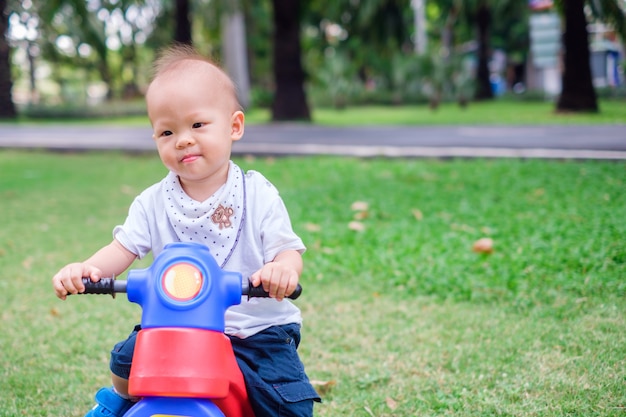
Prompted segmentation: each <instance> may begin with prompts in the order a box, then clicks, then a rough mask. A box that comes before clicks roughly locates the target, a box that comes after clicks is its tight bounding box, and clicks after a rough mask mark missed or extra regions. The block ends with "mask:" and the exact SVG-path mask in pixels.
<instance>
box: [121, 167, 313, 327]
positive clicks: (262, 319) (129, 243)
mask: <svg viewBox="0 0 626 417" xmlns="http://www.w3.org/2000/svg"><path fill="white" fill-rule="evenodd" d="M230 164H231V166H230V170H229V174H228V180H227V183H226V184H225V185H224V186H223V187H222V188H221V189H220V190H218V191H217V192H216V193H215V194H214V196H212V197H211V198H209V199H207V201H206V202H196V201H194V200H192V199H191V198H190V197H189V196H187V195H186V194H184V191H182V187H180V184H179V182H178V178H177V177H176V175H175V174H173V173H171V172H170V173H169V174H168V175H167V176H166V177H165V178H164V179H163V180H161V181H160V182H159V183H157V184H154V185H152V186H151V187H149V188H147V189H146V190H144V191H143V192H142V193H141V194H140V195H139V196H137V197H136V198H135V200H134V201H133V203H132V204H131V206H130V209H129V212H128V217H127V218H126V221H125V222H124V224H123V225H121V226H116V227H115V228H114V230H113V236H114V238H115V239H116V240H118V241H119V242H120V243H121V244H122V245H123V246H124V247H125V248H126V249H128V250H129V251H131V252H132V253H134V254H136V255H137V256H138V257H139V258H143V257H144V256H146V255H147V254H148V253H149V252H150V251H152V253H153V255H154V256H157V255H158V254H159V253H160V252H161V251H162V250H163V247H164V246H165V245H166V244H167V243H171V242H179V241H182V240H187V236H191V235H194V236H197V235H198V233H200V234H201V235H202V233H204V234H207V233H209V232H208V231H207V230H206V227H205V226H207V224H208V223H209V222H207V221H206V220H207V218H206V216H205V217H202V216H201V215H199V216H198V217H197V219H196V217H195V215H194V217H193V219H190V218H189V217H190V216H188V214H189V213H188V211H187V210H188V206H189V205H192V206H193V205H195V206H197V207H198V208H199V209H200V211H202V210H204V211H205V212H206V213H207V216H208V215H210V214H211V213H213V212H214V210H215V206H216V205H217V204H223V205H224V206H228V205H229V204H230V200H231V199H232V200H237V201H235V202H233V205H234V210H235V215H234V216H233V219H235V220H236V219H237V216H241V213H239V212H238V211H241V210H239V209H240V207H239V206H240V205H241V203H242V201H243V206H244V207H245V211H243V213H245V215H244V216H243V221H242V222H236V221H233V224H232V225H231V224H230V223H227V225H228V226H230V227H229V228H226V227H224V229H228V231H229V232H230V233H231V236H229V237H228V239H229V242H233V241H234V240H236V242H237V243H236V244H235V245H234V249H232V251H230V253H228V254H221V253H220V258H222V259H223V260H224V261H225V262H226V263H225V264H224V265H223V269H225V270H228V271H236V272H239V273H241V274H242V276H243V279H247V278H248V277H249V276H250V275H252V274H253V273H254V272H256V271H258V270H259V269H260V268H261V267H262V266H263V265H264V264H265V263H267V262H270V261H272V260H273V259H274V258H275V257H276V255H278V254H279V253H280V252H283V251H285V250H296V251H299V252H300V253H302V252H304V250H305V246H304V244H303V243H302V240H301V239H300V238H299V237H298V236H297V235H296V234H295V233H294V231H293V229H292V227H291V221H290V219H289V214H288V213H287V209H286V208H285V205H284V203H283V201H282V199H281V198H280V196H279V194H278V190H277V189H276V188H275V187H274V186H273V185H272V184H271V183H270V182H269V181H268V180H267V179H266V178H265V177H264V176H263V175H261V174H260V173H258V172H256V171H248V172H247V173H246V174H245V192H244V193H243V197H244V198H243V199H242V198H241V196H240V197H235V194H236V192H235V193H233V192H231V191H230V190H237V187H239V188H238V189H239V190H241V189H242V188H243V187H241V184H242V183H243V182H240V181H242V178H241V176H242V173H243V171H242V170H241V169H240V168H239V167H238V166H237V165H235V164H234V163H233V162H231V163H230ZM172 184H174V185H172ZM229 187H230V188H229ZM225 188H226V189H227V191H225V192H224V189H225ZM173 192H176V193H179V194H180V195H181V197H180V198H181V200H182V199H185V201H184V204H185V205H186V206H185V207H186V208H183V209H182V210H178V211H174V212H173V211H172V209H171V208H170V206H169V203H168V202H167V200H168V198H167V196H168V195H171V194H172V193H173ZM164 196H165V197H164ZM214 197H215V198H214ZM203 205H204V207H203ZM172 207H173V206H172ZM194 210H195V211H198V210H197V209H194ZM194 210H192V211H194ZM168 212H169V214H168ZM181 212H184V213H185V214H181ZM172 213H174V214H172ZM178 216H180V217H187V218H186V219H180V221H182V222H183V223H179V220H177V219H176V217H178ZM196 220H197V221H196ZM172 221H174V224H172ZM185 221H186V222H187V227H185V228H184V229H185V231H184V232H181V230H180V229H181V227H180V224H185V223H184V222H185ZM210 226H211V227H212V229H215V230H216V231H215V232H214V231H213V230H211V233H218V232H219V234H220V235H221V231H220V230H219V229H222V227H223V226H225V225H224V223H222V224H221V225H220V226H222V227H219V228H218V227H217V223H215V224H212V225H210ZM201 228H202V229H201ZM231 229H232V230H231ZM225 231H226V230H225ZM193 239H196V240H197V241H202V242H204V243H205V244H207V246H208V247H209V250H210V251H211V253H213V254H215V253H219V251H220V250H222V251H224V248H223V246H221V245H220V246H221V247H212V246H215V245H214V242H213V241H211V239H204V240H201V239H199V238H197V237H195V238H193ZM193 239H192V238H189V240H193ZM221 243H223V242H221ZM232 246H233V245H231V247H232ZM225 255H226V256H225ZM217 258H218V257H217V256H216V259H217ZM221 263H222V262H221V261H220V260H219V259H218V264H221ZM225 319H226V329H225V332H226V333H227V334H229V335H232V336H237V337H240V338H246V337H248V336H251V335H253V334H256V333H258V332H260V331H262V330H264V329H266V328H268V327H270V326H274V325H282V324H288V323H298V324H300V323H302V316H301V314H300V309H299V308H298V307H296V306H295V305H294V304H292V303H291V302H290V301H289V300H287V299H285V300H283V301H280V302H279V301H276V300H275V299H270V298H254V299H250V300H248V299H247V297H242V300H241V304H239V305H236V306H233V307H231V308H229V309H228V311H227V312H226V316H225Z"/></svg>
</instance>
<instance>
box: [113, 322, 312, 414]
mask: <svg viewBox="0 0 626 417" xmlns="http://www.w3.org/2000/svg"><path fill="white" fill-rule="evenodd" d="M140 329H141V328H140V326H135V329H134V330H133V331H132V332H131V334H130V335H129V336H128V339H126V340H124V341H122V342H119V343H118V344H116V345H115V347H114V348H113V350H112V351H111V363H110V367H111V372H113V373H114V374H115V375H117V376H119V377H121V378H124V379H128V377H129V375H130V367H131V363H132V357H133V352H134V350H135V339H136V337H137V332H138V331H139V330H140ZM230 340H231V343H232V345H233V351H234V352H235V357H236V358H237V363H238V364H239V368H240V369H241V372H242V373H243V377H244V380H245V382H246V389H247V391H248V398H249V400H250V404H251V405H252V409H253V410H254V413H255V415H256V416H257V417H263V416H280V417H287V416H293V417H296V416H298V417H304V416H313V402H314V401H317V402H319V401H320V397H319V395H318V394H317V392H315V389H314V388H313V386H311V383H310V382H309V378H308V377H307V375H306V373H305V372H304V365H303V364H302V361H300V357H299V356H298V352H297V348H298V345H299V344H300V326H299V325H298V324H287V325H284V326H273V327H270V328H268V329H265V330H263V331H262V332H259V333H257V334H255V335H253V336H250V337H248V338H246V339H239V338H237V337H231V338H230Z"/></svg>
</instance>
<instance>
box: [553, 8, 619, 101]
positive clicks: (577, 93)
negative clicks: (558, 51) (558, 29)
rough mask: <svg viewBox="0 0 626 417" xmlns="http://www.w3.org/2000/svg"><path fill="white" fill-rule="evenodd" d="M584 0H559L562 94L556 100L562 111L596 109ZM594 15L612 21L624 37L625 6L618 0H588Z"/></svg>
mask: <svg viewBox="0 0 626 417" xmlns="http://www.w3.org/2000/svg"><path fill="white" fill-rule="evenodd" d="M585 3H586V2H585V0H561V1H559V2H558V5H559V6H560V9H561V11H562V13H563V15H564V18H565V19H564V20H565V32H564V34H563V49H564V60H563V75H562V90H561V95H560V96H559V99H558V101H557V104H556V109H557V111H561V112H570V111H573V112H598V111H599V107H598V99H597V96H596V91H595V89H594V87H593V80H592V76H591V64H590V53H589V33H588V31H587V17H586V16H585ZM588 3H589V6H590V9H591V11H592V13H593V15H594V16H596V17H598V18H600V19H602V20H605V21H607V22H609V23H611V24H612V25H613V26H614V27H615V30H616V31H617V32H618V33H619V34H620V35H621V37H622V39H625V38H626V24H625V17H624V10H622V8H621V7H620V5H619V3H620V0H598V1H589V2H588Z"/></svg>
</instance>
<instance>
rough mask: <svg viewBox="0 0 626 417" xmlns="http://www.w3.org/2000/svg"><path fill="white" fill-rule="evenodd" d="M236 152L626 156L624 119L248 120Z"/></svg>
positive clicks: (35, 137) (43, 133) (92, 142)
mask: <svg viewBox="0 0 626 417" xmlns="http://www.w3.org/2000/svg"><path fill="white" fill-rule="evenodd" d="M151 135H152V132H151V130H150V129H149V128H148V127H120V126H94V125H84V126H83V125H76V124H72V125H70V126H62V125H56V124H55V125H10V124H0V148H40V149H50V150H94V149H112V150H124V151H135V152H146V151H150V152H154V150H155V147H154V143H153V142H152V139H151ZM233 152H234V153H235V154H263V155H311V154H327V155H354V156H362V157H372V156H387V157H441V158H446V157H514V158H515V157H519V158H557V159H558V158H567V159H618V160H619V159H622V160H623V159H626V123H625V124H623V125H610V126H606V125H604V126H520V127H512V126H445V127H444V126H441V127H414V126H372V127H370V126H367V127H366V126H359V127H327V126H316V125H307V124H268V125H248V126H246V133H245V135H244V138H243V139H242V140H241V141H239V142H237V143H236V144H235V146H234V148H233Z"/></svg>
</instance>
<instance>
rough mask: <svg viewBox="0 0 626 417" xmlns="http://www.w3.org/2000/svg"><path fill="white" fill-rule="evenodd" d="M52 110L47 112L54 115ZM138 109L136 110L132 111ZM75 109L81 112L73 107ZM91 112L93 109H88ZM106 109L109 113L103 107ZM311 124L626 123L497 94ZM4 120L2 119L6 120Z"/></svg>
mask: <svg viewBox="0 0 626 417" xmlns="http://www.w3.org/2000/svg"><path fill="white" fill-rule="evenodd" d="M53 110H54V109H52V110H51V112H50V114H54V113H53V112H52V111H53ZM136 111H137V110H136V109H135V110H134V112H135V113H136ZM75 112H79V110H76V111H75ZM93 112H95V110H93V111H92V112H91V113H90V114H92V113H93ZM66 113H67V114H68V117H64V118H57V117H48V118H42V119H40V118H37V119H28V118H22V119H20V120H19V123H59V122H62V123H68V122H69V123H89V124H93V123H103V124H123V125H140V126H147V125H148V124H149V121H148V119H147V117H145V116H118V117H111V116H103V117H100V118H89V117H80V118H79V117H71V114H72V112H71V111H68V112H66ZM104 114H105V115H106V114H109V113H108V112H104ZM312 118H313V123H315V124H320V125H329V126H352V125H389V124H401V125H423V126H426V125H481V124H487V125H554V124H557V125H559V124H561V125H562V124H626V102H625V101H624V100H620V99H611V100H607V99H605V100H601V101H600V112H599V113H597V114H592V113H582V114H571V113H570V114H557V113H555V105H554V103H552V102H549V101H515V100H511V99H497V100H493V101H487V102H476V103H470V104H469V106H468V107H467V108H461V107H459V106H458V105H457V104H455V103H444V104H442V105H441V106H440V107H439V109H437V110H436V111H433V110H431V109H429V108H428V106H427V105H410V106H355V107H348V108H346V109H343V110H337V109H333V108H315V109H313V110H312ZM270 120H271V114H270V111H269V110H268V109H262V108H253V109H249V110H248V111H246V123H248V124H259V123H269V122H270ZM5 123H6V122H5Z"/></svg>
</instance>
